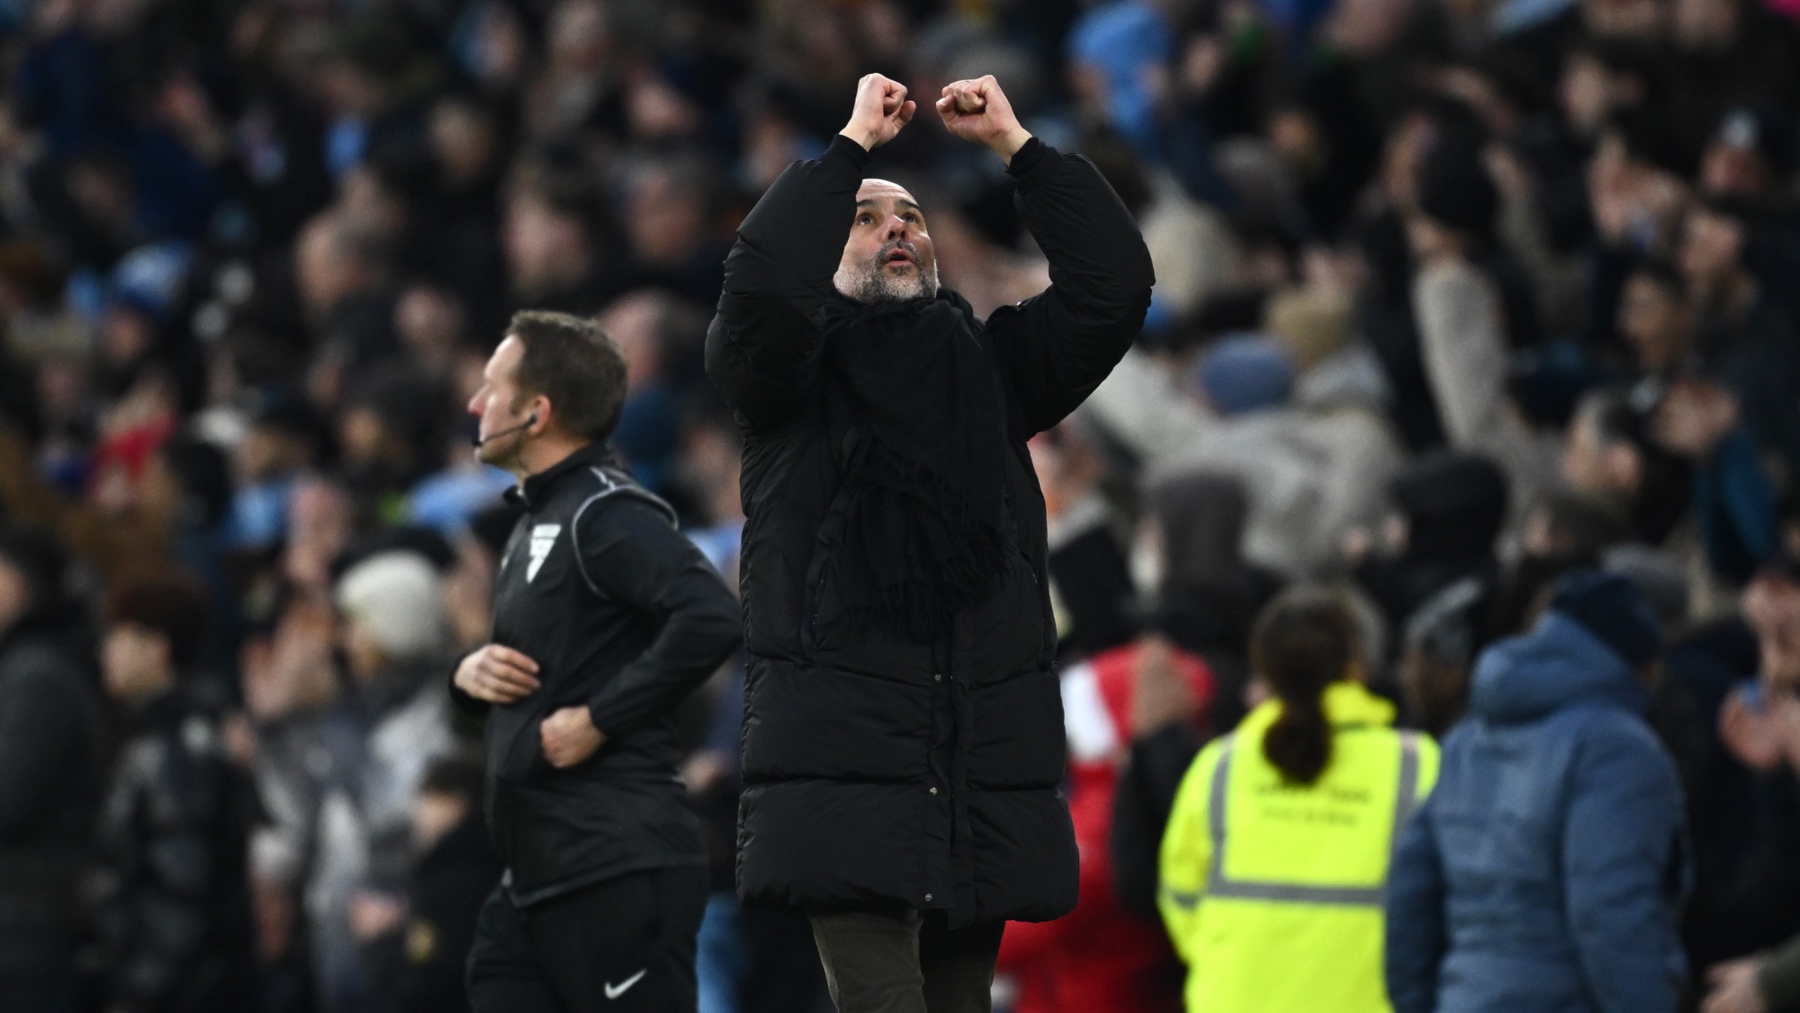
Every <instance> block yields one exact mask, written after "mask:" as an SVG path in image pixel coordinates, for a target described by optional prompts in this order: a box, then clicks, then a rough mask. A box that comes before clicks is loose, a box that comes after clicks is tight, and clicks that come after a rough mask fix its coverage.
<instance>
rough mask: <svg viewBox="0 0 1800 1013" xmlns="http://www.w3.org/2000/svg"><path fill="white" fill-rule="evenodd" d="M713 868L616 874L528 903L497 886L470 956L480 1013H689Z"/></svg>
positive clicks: (473, 996)
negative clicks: (522, 905)
mask: <svg viewBox="0 0 1800 1013" xmlns="http://www.w3.org/2000/svg"><path fill="white" fill-rule="evenodd" d="M705 913H706V870H705V869H703V868H700V867H698V866H678V867H672V868H663V869H654V870H650V871H646V872H636V873H632V874H630V875H627V876H619V877H617V878H614V879H609V880H607V881H606V882H604V883H600V884H597V885H591V886H589V887H587V888H586V889H583V890H579V891H576V892H574V893H569V894H564V895H561V896H558V897H555V898H552V899H550V900H547V901H544V902H543V903H540V904H535V905H533V906H531V907H528V908H519V907H515V906H514V905H513V903H512V902H511V901H510V900H509V899H508V898H507V896H506V891H504V890H496V891H494V894H493V896H491V897H489V898H488V902H487V904H486V906H484V907H483V908H482V909H481V923H480V928H479V930H478V935H477V938H476V942H475V948H474V950H473V951H471V952H470V954H469V1004H470V1006H471V1007H472V1008H473V1009H474V1011H475V1013H587V1011H590V1010H591V1011H594V1013H601V1011H605V1013H632V1011H634V1010H635V1011H640V1013H682V1011H692V1010H693V1009H694V1008H695V1005H696V1003H697V1001H698V999H697V992H698V983H697V982H696V980H695V978H694V951H695V947H696V940H697V938H698V936H699V934H700V919H701V917H702V916H703V915H704V914H705Z"/></svg>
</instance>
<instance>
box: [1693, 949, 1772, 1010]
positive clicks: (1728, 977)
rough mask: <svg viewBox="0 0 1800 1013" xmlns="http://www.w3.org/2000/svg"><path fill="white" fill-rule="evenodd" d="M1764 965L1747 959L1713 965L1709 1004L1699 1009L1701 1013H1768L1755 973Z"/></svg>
mask: <svg viewBox="0 0 1800 1013" xmlns="http://www.w3.org/2000/svg"><path fill="white" fill-rule="evenodd" d="M1761 963H1762V962H1761V961H1759V960H1757V959H1756V958H1755V957H1745V958H1744V959H1742V960H1733V961H1730V962H1728V963H1724V964H1715V965H1713V968H1712V970H1710V971H1708V972H1706V979H1707V981H1709V982H1711V983H1712V990H1711V991H1709V992H1707V993H1706V1001H1705V1002H1704V1003H1702V1004H1701V1005H1700V1009H1701V1011H1702V1013H1769V1004H1768V1001H1767V1000H1765V999H1764V998H1763V994H1762V986H1761V985H1758V984H1757V982H1756V971H1757V968H1758V967H1760V966H1761Z"/></svg>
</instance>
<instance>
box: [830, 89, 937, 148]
mask: <svg viewBox="0 0 1800 1013" xmlns="http://www.w3.org/2000/svg"><path fill="white" fill-rule="evenodd" d="M918 108H919V104H918V103H917V102H914V101H912V100H911V99H908V98H907V97H906V86H905V85H903V84H901V83H900V82H898V81H895V80H893V79H891V78H886V77H883V76H881V75H880V74H865V75H864V76H863V79H862V80H860V81H858V82H856V107H855V108H854V109H852V110H851V111H850V122H849V123H846V124H844V129H842V130H840V131H838V133H840V134H843V135H844V136H845V137H848V138H850V139H851V140H853V141H855V142H856V143H858V144H860V145H862V146H863V147H865V148H867V149H869V150H870V151H874V150H875V149H876V148H879V147H881V146H882V145H883V144H886V143H887V142H889V141H891V140H893V139H894V138H895V137H896V136H897V135H899V133H900V128H902V127H904V126H906V125H907V124H908V123H911V122H912V118H913V113H914V112H917V111H918Z"/></svg>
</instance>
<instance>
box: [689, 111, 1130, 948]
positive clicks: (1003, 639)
mask: <svg viewBox="0 0 1800 1013" xmlns="http://www.w3.org/2000/svg"><path fill="white" fill-rule="evenodd" d="M867 163H868V153H867V152H865V151H864V150H863V149H862V147H861V146H859V145H857V144H856V143H854V142H852V141H850V140H848V139H845V138H839V139H838V140H836V141H833V142H832V145H831V147H830V148H829V149H828V150H827V151H826V152H825V154H824V155H823V156H822V157H820V158H819V159H817V160H815V161H804V162H799V163H796V164H795V165H794V166H792V167H790V168H789V169H788V170H787V171H786V172H785V173H784V174H783V175H782V176H781V178H780V179H778V180H777V181H776V182H775V184H774V185H773V186H772V187H770V189H769V191H768V193H766V194H765V195H764V196H763V198H762V200H761V201H760V202H759V203H758V204H757V206H756V208H755V209H754V210H753V211H752V212H751V213H750V215H749V217H747V218H746V219H745V220H744V223H743V225H742V226H741V227H740V228H739V230H738V242H737V245H736V246H735V247H733V249H732V252H731V256H730V257H729V258H728V259H727V260H726V263H725V275H726V280H725V291H724V294H723V296H722V297H721V298H720V300H719V312H718V316H717V317H716V318H715V319H714V320H713V324H712V327H711V329H710V330H709V332H708V335H707V349H706V352H707V354H706V358H707V371H708V373H709V374H710V375H711V376H712V379H713V382H714V383H716V384H717V385H718V387H719V389H720V391H721V392H722V393H723V394H724V396H725V399H726V401H727V402H728V403H729V404H730V405H731V407H732V409H733V410H734V411H735V413H736V417H737V419H738V422H739V425H740V427H741V428H742V429H743V431H744V435H745V443H744V468H743V496H744V510H745V514H746V517H747V522H746V526H745V530H744V550H743V557H742V558H743V565H742V591H743V598H744V624H745V630H746V635H747V640H748V648H749V653H750V662H749V667H748V671H747V677H746V702H745V717H744V753H743V772H744V782H745V789H744V796H743V804H742V807H741V810H740V825H739V842H740V845H741V851H740V855H739V859H738V889H739V892H740V893H741V894H742V896H743V897H744V899H745V901H746V902H749V903H753V904H755V903H761V904H772V905H777V906H787V907H793V908H799V909H803V910H808V911H814V912H817V911H825V910H833V909H845V908H868V907H872V906H883V905H885V906H890V907H896V908H919V909H923V910H926V911H930V910H949V911H951V912H952V914H951V917H950V923H951V924H952V925H955V926H963V925H967V924H970V923H972V922H976V921H983V920H990V919H1000V918H1015V919H1021V920H1034V919H1047V918H1054V917H1057V916H1058V915H1061V914H1063V913H1065V912H1067V911H1068V910H1070V909H1071V908H1072V907H1073V906H1074V903H1075V884H1076V852H1075V843H1074V833H1073V830H1072V828H1071V825H1070V822H1069V812H1068V806H1067V803H1066V802H1065V801H1064V799H1063V798H1062V796H1061V794H1060V793H1059V791H1058V785H1059V784H1060V782H1061V781H1062V778H1063V757H1064V743H1063V735H1062V718H1061V698H1060V694H1059V689H1058V684H1057V678H1056V675H1055V673H1054V672H1053V671H1052V669H1051V663H1052V661H1053V659H1054V656H1055V649H1056V629H1055V624H1054V622H1053V621H1052V619H1051V615H1050V603H1049V592H1048V585H1047V582H1046V580H1045V562H1044V559H1045V552H1046V549H1045V542H1046V535H1045V519H1044V501H1043V495H1042V493H1041V492H1040V490H1039V488H1038V484H1037V478H1036V475H1035V474H1034V473H1033V471H1032V467H1031V460H1030V456H1029V454H1028V452H1027V450H1026V447H1025V442H1026V440H1028V439H1030V438H1031V437H1032V436H1033V435H1035V434H1036V433H1038V432H1041V431H1043V430H1045V429H1047V428H1049V427H1051V426H1053V425H1055V424H1056V423H1057V422H1058V421H1059V420H1060V419H1062V418H1063V417H1064V416H1065V415H1067V414H1068V413H1069V412H1070V411H1073V410H1074V409H1075V407H1076V406H1077V405H1079V404H1080V403H1081V401H1082V399H1084V398H1085V397H1086V396H1087V395H1088V393H1089V392H1091V391H1092V390H1093V389H1094V387H1096V386H1097V385H1098V384H1099V383H1100V381H1101V380H1102V379H1104V378H1105V376H1106V374H1107V373H1108V371H1109V370H1111V369H1112V367H1113V365H1114V364H1115V363H1116V362H1117V361H1118V360H1119V358H1120V357H1121V356H1123V355H1124V353H1125V350H1126V349H1127V348H1128V347H1129V345H1130V343H1131V340H1132V338H1133V337H1134V336H1135V335H1136V333H1137V331H1138V329H1139V327H1140V326H1141V324H1142V321H1143V318H1144V313H1145V310H1146V308H1147V307H1148V305H1149V299H1150V285H1151V283H1152V280H1153V279H1152V276H1151V270H1150V260H1149V254H1148V252H1147V251H1146V250H1145V248H1144V244H1143V240H1142V238H1141V237H1140V236H1139V235H1138V231H1137V227H1136V225H1134V224H1133V222H1132V220H1131V216H1130V215H1129V214H1128V213H1127V212H1126V210H1125V207H1124V205H1123V204H1122V203H1120V201H1119V199H1118V197H1117V196H1115V195H1114V194H1113V193H1112V191H1111V189H1110V188H1109V187H1108V186H1107V185H1106V182H1105V180H1103V179H1102V178H1101V176H1100V174H1099V172H1098V171H1096V170H1095V169H1094V167H1093V165H1092V164H1091V163H1089V162H1088V161H1086V160H1085V159H1081V158H1078V157H1074V156H1065V155H1062V154H1059V153H1057V152H1056V151H1054V150H1052V149H1050V148H1049V147H1047V146H1045V145H1043V144H1042V143H1040V142H1036V141H1033V142H1030V143H1028V144H1027V145H1026V146H1025V148H1023V149H1021V150H1020V151H1019V153H1018V154H1017V155H1016V156H1015V157H1014V158H1013V160H1012V164H1011V165H1010V166H1009V168H1008V172H1010V173H1011V174H1012V176H1013V177H1014V179H1015V180H1016V181H1017V184H1018V188H1019V204H1020V207H1021V209H1022V213H1023V215H1024V217H1025V220H1026V222H1027V223H1028V224H1029V225H1030V227H1031V230H1032V233H1033V235H1035V236H1036V238H1037V240H1038V243H1039V245H1040V246H1041V247H1042V249H1043V250H1044V253H1045V255H1046V256H1047V257H1048V259H1049V261H1050V276H1051V279H1052V282H1053V284H1052V285H1051V287H1050V289H1049V290H1048V291H1047V292H1045V293H1044V294H1043V295H1040V296H1038V297H1036V298H1034V299H1029V300H1026V301H1025V302H1022V303H1020V304H1018V305H1016V306H1008V307H1002V308H1001V309H999V310H996V311H995V312H994V314H993V315H992V317H990V318H989V319H988V320H987V321H986V322H985V323H984V322H982V321H981V320H978V319H976V318H975V316H974V315H973V313H972V312H970V310H969V308H968V305H967V303H965V302H964V301H963V300H962V299H961V298H960V297H958V296H956V295H954V294H953V293H950V292H946V291H940V292H939V294H938V295H937V297H936V298H934V299H923V300H917V301H914V302H910V303H906V304H904V305H902V306H898V307H894V308H891V309H884V310H883V311H881V312H880V313H879V314H873V313H871V312H859V311H858V310H857V308H856V307H855V306H854V305H853V304H851V303H850V302H849V300H847V299H845V298H843V297H842V296H840V295H838V294H837V293H836V291H835V290H834V288H833V285H832V276H833V274H834V272H835V271H836V269H837V266H838V263H839V260H840V259H841V257H842V254H843V250H844V243H845V237H846V235H847V233H848V230H849V228H850V225H851V221H852V219H853V218H854V213H855V206H854V205H855V194H856V191H857V188H858V186H859V184H860V181H861V174H862V168H863V167H864V166H865V165H866V164H867ZM871 315H875V316H879V318H880V319H881V320H882V321H883V323H882V324H881V325H880V326H879V327H876V328H871V327H869V326H865V325H861V324H860V323H859V322H860V321H864V320H866V319H867V318H868V317H869V316H871ZM909 321H910V322H911V324H910V326H908V322H909ZM888 327H892V328H893V329H894V330H893V331H892V332H889V331H887V330H886V328H888ZM927 329H931V330H930V333H927ZM901 332H904V333H906V334H910V335H911V337H910V338H909V339H908V340H912V341H914V342H915V343H916V344H915V347H916V348H919V349H939V350H943V351H940V352H939V353H938V355H940V356H942V357H943V358H944V359H945V360H948V359H950V358H952V356H950V355H949V352H948V349H950V348H955V349H958V351H957V353H956V354H955V356H954V357H953V358H954V360H955V361H953V362H952V361H937V362H932V363H922V362H921V363H913V364H908V363H907V362H906V361H905V357H904V356H902V355H898V354H891V355H890V354H880V358H879V362H883V363H887V364H889V365H890V366H891V367H892V368H893V369H894V370H895V371H896V372H895V374H894V375H893V376H892V377H890V380H889V383H890V386H892V387H893V388H894V390H893V391H891V392H888V393H886V394H884V395H883V396H882V403H880V404H877V405H874V406H872V407H871V406H870V405H868V404H867V402H868V400H870V399H869V398H867V395H868V394H869V391H868V388H867V386H866V384H865V383H864V382H862V381H860V380H858V379H857V377H856V375H855V374H857V373H858V372H859V371H861V370H862V368H863V367H861V366H860V365H858V364H857V362H856V357H857V356H858V355H860V354H861V353H862V351H863V350H864V348H865V345H867V344H869V343H870V342H877V341H878V342H881V343H882V344H886V343H888V342H890V341H891V342H894V343H896V344H897V343H898V340H899V335H900V333H901ZM878 354H879V353H878ZM928 354H929V353H925V352H922V353H921V356H920V357H921V358H925V357H926V356H927V355H928ZM846 373H849V374H851V375H850V376H849V377H848V378H846ZM953 378H961V379H966V380H967V381H968V382H969V384H970V385H971V387H970V388H962V389H955V390H940V391H929V390H911V391H909V390H908V385H909V384H914V383H949V382H952V380H953ZM957 382H961V380H960V379H958V380H957ZM980 388H986V389H987V390H988V391H990V394H988V395H982V394H980V392H979V389H980ZM909 395H910V396H911V397H912V400H911V401H910V403H911V404H912V405H914V406H915V408H914V410H915V412H916V413H919V414H926V413H929V412H932V411H938V410H946V409H945V408H944V406H946V405H951V406H953V407H954V410H955V411H956V412H958V413H959V416H960V417H961V418H962V419H963V420H964V424H979V425H981V426H982V428H979V429H974V430H968V431H963V432H961V433H957V434H952V433H951V432H950V431H949V430H948V428H947V427H945V426H942V425H939V424H938V423H939V422H940V421H943V420H936V419H933V420H930V421H925V420H919V422H918V425H917V427H916V428H914V427H912V426H909V425H908V424H907V419H906V418H905V413H904V403H907V402H905V398H906V397H908V396H909ZM984 396H985V397H992V398H995V399H996V400H995V401H994V402H993V403H992V404H991V405H990V404H985V403H984V402H983V401H982V400H981V399H982V398H983V397H984ZM990 408H997V409H999V412H998V413H996V414H994V415H993V416H992V417H991V418H990V416H989V415H988V409H990ZM964 412H966V413H967V414H966V415H963V414H961V413H964ZM981 419H989V421H986V422H978V420H981ZM952 436H954V437H955V438H956V439H958V440H960V441H961V442H963V443H965V444H967V445H968V446H967V448H966V449H962V450H959V451H957V452H956V453H954V454H952V453H950V452H948V451H947V450H943V449H942V447H943V441H944V440H947V439H950V438H951V437H952ZM934 454H935V455H936V456H933V455H934ZM902 455H905V456H904V457H903V456H902ZM883 459H886V461H887V462H888V464H889V465H891V466H892V467H895V468H905V469H914V470H918V471H923V470H924V469H927V468H929V469H931V470H932V471H933V472H935V473H937V474H938V475H944V476H947V477H948V478H956V477H957V476H958V475H962V474H965V473H967V472H969V471H971V470H973V469H974V468H977V467H987V466H988V465H987V464H985V463H980V462H990V461H991V462H994V463H993V465H992V467H993V468H994V473H993V474H991V475H982V476H973V475H970V476H969V480H968V481H967V482H966V483H964V482H961V481H959V483H958V484H959V486H960V488H958V489H956V490H954V492H955V493H957V494H958V495H956V496H951V495H948V494H944V495H940V493H944V492H945V491H944V490H941V489H939V490H929V491H926V492H924V493H923V494H921V495H920V496H919V497H918V498H917V499H914V500H911V501H907V500H905V499H904V498H903V497H902V495H901V494H900V490H898V489H897V488H896V486H897V482H898V480H899V479H901V478H902V477H903V476H900V475H886V476H883V475H878V474H875V473H874V472H873V471H871V470H870V469H871V467H872V466H879V465H880V463H881V462H882V460H883ZM874 483H885V485H886V499H885V500H884V502H886V503H888V504H891V505H892V506H893V509H894V510H895V511H896V513H886V514H879V513H876V512H872V511H870V510H868V509H866V508H863V509H858V508H857V506H856V504H857V503H858V502H862V503H865V504H866V503H867V502H868V500H867V484H874ZM996 493H997V494H998V495H999V497H1000V501H999V503H998V504H995V503H993V502H991V501H986V499H987V497H991V496H993V495H995V494H996ZM933 497H935V499H933ZM921 500H930V501H929V502H921ZM958 500H960V501H961V503H962V504H965V505H967V506H968V508H969V509H970V510H971V511H973V512H974V516H973V518H971V519H968V520H972V522H973V523H972V527H973V528H974V529H976V530H979V529H980V528H981V525H982V523H983V522H984V521H986V520H988V519H990V518H991V519H993V520H994V521H995V522H996V523H998V525H999V526H1000V528H1001V536H1002V539H1003V545H1004V551H1002V552H1000V553H999V561H998V564H997V567H996V569H995V570H994V571H993V572H990V573H987V574H982V575H980V578H981V580H982V582H984V583H985V584H986V585H987V587H986V588H985V589H981V590H979V593H978V594H977V595H976V596H975V597H974V598H973V599H972V603H971V604H969V605H967V606H966V607H957V608H954V610H953V614H952V615H951V616H950V621H949V622H948V623H946V624H945V625H943V626H942V627H940V628H938V629H937V630H936V631H934V632H933V634H932V635H931V636H930V637H928V638H922V637H915V636H905V635H901V634H898V633H895V632H894V629H895V628H896V626H905V625H907V624H905V623H899V624H895V623H891V622H890V623H874V624H870V623H866V622H863V621H861V620H862V619H863V618H864V617H867V616H869V615H870V614H871V613H874V612H878V611H879V610H881V609H883V608H894V609H898V608H899V607H902V606H905V607H907V608H908V609H909V611H910V606H911V604H912V601H913V600H914V599H912V598H911V597H910V595H911V589H910V588H909V590H908V596H907V597H906V598H905V599H903V600H901V601H900V602H895V601H893V600H887V601H872V600H870V599H869V598H868V597H865V596H866V595H869V594H871V593H872V588H881V589H882V590H884V591H885V590H886V588H887V587H889V586H891V581H890V580H889V578H888V575H887V571H886V570H885V569H884V570H883V572H882V573H880V574H878V575H876V576H875V577H873V578H870V577H869V576H868V575H867V574H866V573H858V572H857V570H858V568H859V567H865V566H869V565H870V564H878V565H881V566H883V567H884V568H885V567H886V566H887V565H888V564H890V563H894V562H895V558H894V556H893V549H894V548H895V547H897V546H899V545H901V544H903V543H902V542H901V541H900V540H899V536H897V535H896V534H895V533H896V532H897V531H900V530H903V529H904V530H908V534H907V535H906V536H905V537H907V538H912V537H914V535H913V534H912V531H914V530H917V529H907V528H906V526H907V525H919V524H924V525H925V530H929V524H928V523H926V522H925V521H922V520H921V518H922V517H927V516H929V515H930V514H931V512H932V511H934V510H943V509H951V510H954V509H956V508H957V501H958ZM966 530H967V529H965V531H966ZM871 542H873V543H875V544H876V545H877V549H876V550H875V551H869V550H868V546H869V544H870V543H871ZM967 544H968V545H971V546H973V547H974V551H976V552H978V553H980V554H983V555H985V552H986V543H985V542H984V541H983V538H982V537H981V536H979V535H977V536H974V537H972V538H971V539H970V541H969V542H968V543H967ZM932 551H933V552H934V553H943V552H945V551H946V549H945V548H944V547H941V546H934V547H933V549H932ZM949 551H951V552H952V553H953V554H957V555H960V554H959V553H955V549H954V548H952V549H951V550H949ZM941 559H942V556H933V557H929V558H928V560H927V561H935V560H941ZM902 569H903V572H904V574H905V575H906V579H910V578H913V577H917V576H919V575H920V573H921V571H920V568H919V567H918V565H917V563H916V562H915V563H914V564H913V565H910V566H905V567H903V568H902ZM934 576H935V575H934ZM931 590H932V591H933V592H934V593H935V594H936V595H937V600H939V601H942V602H950V603H954V602H956V601H957V600H958V599H959V596H960V595H962V594H965V593H968V594H975V593H976V590H977V589H976V588H973V587H970V586H968V585H964V584H961V583H960V581H957V580H955V579H951V580H948V581H944V582H942V583H939V584H937V585H936V586H935V587H933V588H932V589H931ZM946 591H948V593H947V594H946V593H945V592H946ZM929 611H930V610H929V609H927V610H926V612H927V613H929ZM927 617H928V618H929V616H927Z"/></svg>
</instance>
